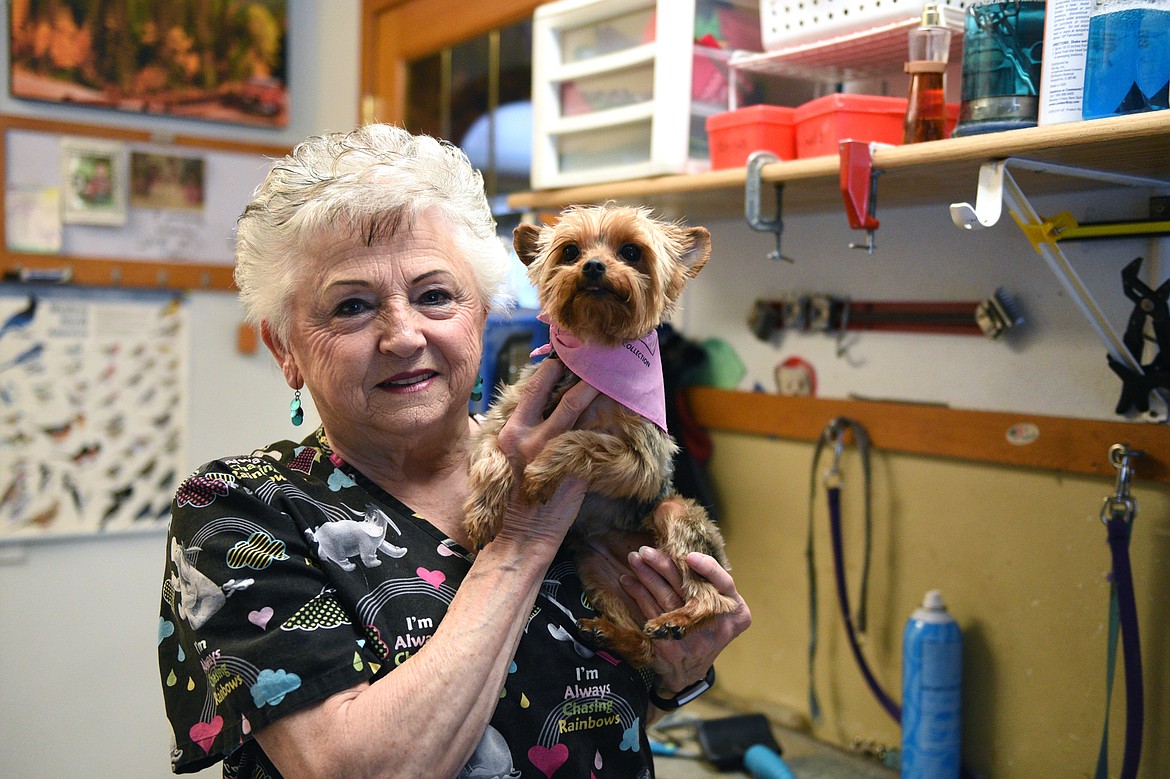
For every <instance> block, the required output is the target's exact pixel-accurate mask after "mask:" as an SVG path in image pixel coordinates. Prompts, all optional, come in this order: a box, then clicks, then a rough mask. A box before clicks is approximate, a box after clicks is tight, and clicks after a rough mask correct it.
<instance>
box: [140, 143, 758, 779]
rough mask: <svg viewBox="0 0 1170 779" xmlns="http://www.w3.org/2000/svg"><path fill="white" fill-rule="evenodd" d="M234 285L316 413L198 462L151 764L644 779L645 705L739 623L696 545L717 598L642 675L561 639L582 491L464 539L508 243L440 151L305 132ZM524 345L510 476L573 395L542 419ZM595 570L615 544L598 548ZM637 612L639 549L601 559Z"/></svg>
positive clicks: (571, 607) (542, 373) (185, 495)
mask: <svg viewBox="0 0 1170 779" xmlns="http://www.w3.org/2000/svg"><path fill="white" fill-rule="evenodd" d="M236 255H237V266H236V280H237V283H238V286H239V289H240V294H241V296H242V298H243V301H244V303H245V305H246V308H247V311H248V316H249V318H250V320H251V321H253V322H255V323H258V324H259V327H260V331H261V335H262V337H263V340H264V342H265V344H266V345H267V346H268V348H269V349H270V350H271V352H272V354H273V356H274V357H275V358H276V361H277V362H278V363H279V365H280V368H281V371H282V372H283V374H284V377H285V379H286V380H287V381H288V384H289V386H290V387H291V388H292V389H293V390H294V391H295V395H294V400H293V413H292V417H293V419H292V422H293V424H294V425H295V424H299V423H300V393H301V391H302V390H303V389H304V390H307V391H308V392H310V393H311V394H312V397H313V400H314V402H315V404H316V407H317V409H318V411H319V413H320V416H321V420H322V424H321V427H319V428H318V429H317V430H316V431H314V432H313V433H311V434H310V435H309V436H308V437H307V438H305V439H304V440H303V441H301V442H300V443H294V442H292V441H281V442H278V443H275V444H272V445H271V446H268V447H266V448H264V449H260V450H258V451H256V452H254V453H252V454H250V455H244V456H236V457H225V458H223V459H220V460H217V461H214V462H211V463H208V464H207V465H204V466H203V467H202V468H200V469H199V470H198V471H197V472H196V473H195V474H194V475H193V476H191V477H190V478H189V479H187V481H186V482H184V484H183V485H182V486H181V487H180V488H179V490H178V492H177V494H176V496H175V502H174V506H173V517H172V522H171V532H170V536H169V537H168V539H167V544H168V552H169V563H168V566H167V570H166V576H165V581H164V585H163V604H162V617H161V620H160V633H159V639H160V640H159V663H160V668H161V673H162V678H163V680H164V687H163V690H164V694H165V699H166V707H167V714H168V717H169V718H170V721H171V724H172V726H173V728H174V735H175V741H176V743H175V749H174V752H173V754H172V760H173V768H174V769H175V770H176V771H177V772H185V771H194V770H198V769H201V768H204V767H206V766H208V765H211V764H214V763H215V762H217V761H220V760H223V761H224V775H225V776H233V777H234V776H253V775H255V776H273V777H277V776H285V777H316V776H333V777H336V776H344V777H365V776H403V777H412V778H413V779H417V778H418V777H449V776H485V777H488V776H490V777H521V776H525V777H527V776H533V777H548V776H552V775H553V774H554V773H556V774H557V775H558V776H565V777H568V776H578V777H588V776H590V774H591V772H592V773H593V774H596V775H599V776H600V775H605V776H614V777H640V776H646V777H649V776H651V775H652V774H653V763H652V758H651V756H650V750H649V748H648V744H647V741H646V738H645V735H644V726H645V724H646V722H647V721H648V720H649V719H650V718H652V717H653V716H654V712H655V711H656V709H655V708H653V707H652V706H651V704H650V701H651V700H653V698H652V697H651V696H656V697H657V699H659V700H660V701H661V700H662V699H670V698H671V697H672V696H674V695H677V694H678V693H679V692H680V691H683V690H687V689H688V688H691V687H692V686H693V684H694V683H695V682H696V680H699V679H702V678H703V676H704V674H705V673H706V671H707V669H708V668H709V667H710V666H711V664H712V662H713V661H714V659H715V656H716V655H717V654H718V653H719V651H720V650H721V649H722V648H723V647H724V646H726V645H727V643H728V642H730V641H731V640H732V638H734V637H735V636H736V635H738V634H739V633H740V632H742V631H743V630H744V629H746V627H747V626H748V624H749V623H750V620H751V617H750V614H749V612H748V609H747V606H746V605H744V604H743V601H742V599H741V598H740V596H739V595H738V593H737V592H736V589H735V585H734V582H733V581H732V579H731V577H730V576H729V575H728V574H727V572H726V571H724V570H723V569H722V568H721V567H720V566H719V565H718V563H716V562H715V561H714V560H713V559H712V558H710V557H707V556H704V555H699V554H695V555H692V556H691V558H689V559H688V563H689V564H690V565H691V566H692V567H693V569H694V570H695V571H696V572H698V573H699V574H700V575H702V576H705V577H707V578H708V579H709V580H710V581H711V582H713V583H714V584H715V586H716V587H717V588H718V589H719V590H720V591H721V592H722V593H724V594H725V595H727V596H729V597H732V598H734V599H736V600H737V601H738V603H739V604H740V605H739V608H738V610H737V611H735V612H734V613H732V614H730V615H726V616H724V617H722V618H720V619H718V620H716V621H715V622H714V624H712V625H710V626H709V627H708V628H706V629H703V630H698V631H692V632H691V634H690V635H688V636H687V637H686V638H685V639H683V640H681V641H664V642H661V646H660V649H659V650H658V653H657V659H656V662H655V664H654V667H653V669H652V672H650V671H639V670H637V669H634V668H633V667H631V666H630V665H628V664H627V663H625V662H624V661H622V660H621V659H620V658H618V657H615V656H613V655H612V654H609V653H606V652H605V651H604V650H603V649H602V648H599V647H592V646H589V645H587V644H586V643H585V641H584V639H583V637H582V636H581V635H580V634H579V633H578V631H577V630H576V626H575V622H576V620H577V619H579V618H581V617H585V616H589V615H590V611H589V609H588V608H587V606H586V605H585V602H584V601H583V599H582V592H581V584H580V582H579V581H578V579H577V577H576V575H575V572H574V567H573V563H572V560H571V558H570V557H569V555H568V554H567V553H566V552H565V551H564V550H563V549H562V542H563V541H564V538H565V534H566V532H567V530H568V528H569V527H570V525H571V524H572V522H573V519H574V517H575V515H576V512H577V508H578V507H579V505H580V503H581V500H582V497H583V494H584V489H585V486H586V485H584V484H582V483H578V482H573V483H565V484H563V485H561V487H560V488H559V490H558V491H557V493H556V494H555V495H554V496H553V497H552V498H551V499H550V500H549V501H547V502H546V503H544V504H542V505H528V504H526V503H525V502H524V501H523V499H522V498H521V497H520V496H519V495H515V496H513V497H512V499H511V500H510V504H509V511H508V515H507V518H506V521H505V524H504V527H503V530H502V531H501V532H500V533H499V535H498V536H497V537H496V538H495V540H494V541H492V542H491V543H490V544H488V545H487V546H486V547H484V548H483V549H482V550H480V551H479V552H478V553H477V554H471V553H470V552H469V551H468V549H469V547H470V543H469V542H468V541H467V539H466V536H465V534H464V531H463V528H462V519H463V517H462V505H463V501H464V499H465V498H466V497H467V495H468V491H469V488H468V450H469V446H468V443H469V439H470V437H471V435H472V433H473V431H474V429H475V425H476V422H475V421H474V419H472V418H471V417H470V416H469V415H468V411H467V409H468V399H469V397H470V395H471V394H472V392H473V390H474V389H475V388H476V385H477V371H478V367H479V363H480V353H481V337H482V333H483V328H484V324H485V321H486V318H487V315H488V312H489V311H490V310H491V308H492V306H493V304H494V302H495V301H498V299H499V298H500V290H501V285H502V279H503V278H504V275H505V269H506V262H507V259H506V253H505V251H504V249H503V246H502V244H501V242H500V241H499V240H498V238H497V236H496V234H495V224H494V222H493V220H492V217H491V213H490V211H489V209H488V206H487V202H486V199H485V197H484V192H483V183H482V180H481V179H480V177H479V174H478V173H476V172H475V171H474V170H473V169H472V168H471V167H470V165H469V164H468V162H467V160H466V158H465V157H464V156H463V155H462V153H461V152H460V151H459V150H458V149H456V148H454V147H452V146H450V145H447V144H444V143H441V142H438V141H436V140H434V139H432V138H428V137H425V136H412V135H410V134H409V133H407V132H405V131H404V130H401V129H398V128H395V127H391V126H386V125H369V126H366V127H362V128H361V129H358V130H356V131H354V132H351V133H349V134H333V135H326V136H322V137H316V138H311V139H309V140H307V141H305V142H304V143H302V144H300V145H299V146H297V148H296V149H294V150H293V152H292V153H291V154H290V155H289V156H288V157H286V158H284V159H282V160H280V161H278V162H277V163H276V164H275V165H274V166H273V168H272V170H271V172H270V173H269V175H268V177H267V179H266V180H265V181H264V183H263V184H262V185H261V186H260V187H259V189H258V190H257V192H256V195H255V198H254V199H253V201H252V203H251V204H250V205H249V206H248V207H247V209H246V210H245V211H244V214H243V215H242V216H241V218H240V220H239V225H238V233H237V252H236ZM562 370H563V368H562V366H561V364H560V363H559V362H557V361H556V360H546V361H545V362H544V363H542V364H541V366H540V367H539V369H538V371H537V374H536V375H537V378H536V380H535V381H534V382H533V384H532V392H531V393H530V396H529V397H526V398H525V401H524V402H523V403H522V404H521V406H520V408H519V409H518V410H517V413H516V414H515V416H514V417H513V418H512V419H511V421H510V422H509V423H508V425H507V427H506V428H505V429H504V432H503V433H502V434H501V436H500V442H501V445H502V446H503V447H504V449H505V451H506V452H507V453H508V455H509V457H510V458H511V459H512V460H513V461H514V462H515V464H516V468H517V469H522V468H523V467H524V465H525V464H526V463H527V462H529V461H531V460H532V459H533V458H534V457H535V455H536V454H538V453H539V452H540V450H541V448H542V447H543V446H544V445H545V443H546V442H548V441H549V440H550V439H551V438H553V437H554V436H556V435H558V434H560V433H562V432H564V431H565V430H567V429H569V428H570V427H571V426H572V425H573V423H574V421H575V420H576V419H577V417H578V415H579V414H580V413H581V412H582V411H583V410H584V409H585V408H586V407H587V406H588V405H589V403H590V402H591V401H592V399H593V398H594V397H595V396H596V390H594V389H592V388H590V387H589V386H588V385H585V384H579V385H578V386H577V387H576V388H574V389H573V390H571V391H570V392H569V393H568V394H567V395H566V396H565V397H564V399H563V400H562V401H561V403H560V404H559V405H558V406H557V408H556V410H555V411H554V412H553V413H552V414H551V415H550V416H549V417H548V418H547V419H545V418H544V417H543V416H542V410H543V406H544V405H545V401H546V398H547V397H548V394H549V392H550V391H551V389H552V386H553V384H554V383H555V382H556V380H557V378H558V376H559V375H560V373H561V371H562ZM615 562H616V561H615ZM621 562H622V564H624V565H626V566H628V568H629V570H630V575H628V576H627V577H626V578H625V581H626V582H627V584H626V587H627V591H628V592H629V594H630V595H631V597H632V598H634V600H635V601H636V602H637V603H638V605H639V607H640V608H641V609H642V610H643V611H644V612H645V613H646V615H647V616H654V615H657V614H660V613H662V612H663V611H665V610H667V609H669V608H671V607H674V606H677V605H679V603H680V602H681V596H680V594H679V592H678V590H677V587H678V586H679V576H678V573H677V571H675V570H674V569H673V568H672V566H671V564H670V562H669V561H668V560H666V559H665V558H664V556H663V555H661V554H659V553H658V552H657V551H656V550H654V549H651V548H645V547H644V548H642V549H641V550H639V551H638V552H634V553H633V554H631V555H630V556H629V559H628V560H625V559H623V560H622V561H621Z"/></svg>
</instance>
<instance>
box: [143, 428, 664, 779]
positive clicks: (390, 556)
mask: <svg viewBox="0 0 1170 779" xmlns="http://www.w3.org/2000/svg"><path fill="white" fill-rule="evenodd" d="M167 554H168V560H167V565H166V571H165V575H164V577H163V587H162V607H161V615H160V617H159V626H158V656H159V669H160V673H161V676H162V682H163V694H164V698H165V703H166V711H167V717H168V718H169V719H170V722H171V726H172V728H173V730H174V737H175V748H174V751H173V752H172V755H171V761H172V768H173V769H174V771H175V772H176V773H187V772H192V771H198V770H200V769H203V768H205V767H207V766H209V765H212V764H214V763H216V762H218V761H220V760H223V761H224V768H223V770H224V775H225V776H227V777H236V776H271V777H278V776H279V773H277V771H276V770H275V768H273V766H272V765H271V763H270V762H269V761H268V760H267V759H266V758H265V756H264V754H263V752H262V751H261V750H260V749H259V745H258V744H256V742H255V741H254V740H253V739H252V738H251V736H250V734H251V732H252V731H253V730H254V729H259V728H262V727H264V726H265V725H267V724H268V723H270V722H273V721H275V720H277V719H279V718H280V717H281V716H284V715H285V714H288V713H290V712H292V711H295V710H296V709H299V708H301V707H304V706H307V705H310V704H313V703H316V702H318V701H321V700H322V699H324V698H326V697H328V696H330V695H332V694H334V693H337V692H340V691H342V690H346V689H349V688H350V687H353V686H354V685H356V684H358V683H359V682H361V681H374V680H376V679H378V678H380V677H381V676H383V675H385V674H387V673H390V672H392V671H393V669H394V668H396V667H397V666H399V665H401V664H402V663H403V662H406V661H407V660H408V659H409V658H410V656H411V655H412V654H413V653H414V652H416V651H418V649H419V647H421V646H422V645H423V644H424V643H426V641H427V639H429V638H430V637H431V635H432V634H433V633H434V631H435V628H436V627H437V626H438V623H439V621H440V620H441V619H442V618H443V615H444V614H445V613H446V611H447V606H448V604H450V602H451V599H452V598H453V597H454V595H455V591H456V589H458V587H459V584H460V582H462V580H463V577H464V576H465V575H466V573H467V571H468V569H469V567H470V565H471V560H470V555H469V554H468V553H467V552H466V551H465V550H464V549H463V548H462V547H460V546H459V545H458V544H457V543H455V542H454V541H452V540H451V539H448V538H446V537H445V535H444V534H443V533H440V532H439V531H438V530H437V529H436V528H435V527H434V526H432V525H431V524H430V523H428V522H427V521H426V520H425V519H424V518H422V517H420V516H418V515H417V514H415V513H414V512H412V511H411V510H410V509H408V508H407V507H406V506H404V505H403V504H401V503H400V502H398V501H397V500H395V499H394V498H393V497H392V496H390V495H388V494H387V493H385V492H384V491H382V490H381V489H380V488H378V487H377V486H376V485H374V484H373V483H371V482H370V481H369V480H367V479H366V478H365V477H364V476H362V475H361V474H360V473H358V472H356V471H355V470H354V469H353V468H352V467H350V466H348V465H347V464H345V463H343V462H342V461H341V460H340V458H337V457H336V456H335V455H333V454H332V450H331V449H330V448H329V445H328V443H327V441H326V439H325V435H324V430H323V429H320V428H318V430H317V431H316V432H315V433H313V434H312V435H310V436H309V437H308V438H306V439H305V440H304V441H303V442H301V443H300V444H296V443H294V442H292V441H282V442H279V443H276V444H274V445H272V446H271V447H269V448H267V449H264V450H260V451H257V452H254V453H253V454H252V455H249V456H243V457H233V458H227V459H221V460H216V461H214V462H211V463H208V464H206V465H204V466H202V467H201V468H200V469H199V470H197V471H196V472H195V474H193V475H192V476H191V477H189V478H188V479H187V480H186V481H185V482H184V483H183V484H182V486H180V488H179V490H178V492H177V494H176V495H175V500H174V504H173V506H172V519H171V529H170V533H169V535H168V537H167ZM592 613H593V612H592V611H591V610H590V608H589V606H588V603H587V601H586V599H585V597H584V593H583V592H582V588H581V582H580V580H579V579H578V577H577V574H576V568H575V566H574V564H573V561H572V559H571V557H570V556H569V555H568V554H567V553H565V551H564V550H562V551H561V553H560V554H559V555H558V556H557V558H556V559H555V560H554V562H553V564H552V566H551V567H550V568H549V570H548V572H547V573H546V574H545V580H544V584H543V585H542V586H541V589H540V594H539V595H538V596H537V599H536V602H535V604H534V605H533V607H532V611H531V613H530V615H529V618H528V625H527V627H526V628H525V632H524V634H523V636H522V638H521V640H520V645H519V648H518V649H517V652H516V655H515V658H514V660H513V662H512V664H511V666H510V668H509V673H508V677H507V680H506V682H505V686H504V689H503V690H502V691H501V693H500V701H499V704H498V705H497V707H496V711H495V713H494V714H493V716H492V720H491V724H490V725H489V727H488V728H487V730H486V731H485V732H484V735H483V737H482V738H481V740H480V743H479V746H478V747H477V748H476V750H475V752H474V754H473V755H472V757H471V759H470V760H469V762H468V763H467V765H466V766H465V767H464V769H463V770H462V771H461V772H460V773H459V774H457V776H459V777H507V778H508V779H519V778H520V777H534V778H539V777H544V779H549V778H550V777H553V776H556V777H562V778H564V779H569V778H570V777H583V778H584V779H592V778H595V779H605V777H613V778H614V779H643V778H645V779H649V777H653V775H654V767H653V759H652V757H651V755H650V749H649V745H648V742H647V740H646V736H645V733H644V727H643V725H644V723H645V718H646V711H647V706H648V697H647V686H648V683H649V681H650V680H649V679H647V678H646V676H645V674H644V673H640V672H639V671H638V670H636V669H634V668H633V667H632V666H630V665H629V664H627V663H626V662H625V661H622V660H619V659H618V658H616V657H614V656H612V655H610V654H608V653H606V652H604V651H599V650H596V649H594V648H591V647H590V646H588V645H587V644H586V639H585V637H584V636H583V635H582V634H581V633H579V632H578V630H577V629H576V620H577V619H579V618H582V617H587V616H590V615H592Z"/></svg>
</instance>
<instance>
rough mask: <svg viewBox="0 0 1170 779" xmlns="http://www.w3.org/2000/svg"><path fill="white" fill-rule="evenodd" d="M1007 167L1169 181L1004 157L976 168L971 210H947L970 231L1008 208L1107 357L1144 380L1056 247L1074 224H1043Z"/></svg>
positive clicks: (1113, 179)
mask: <svg viewBox="0 0 1170 779" xmlns="http://www.w3.org/2000/svg"><path fill="white" fill-rule="evenodd" d="M1009 165H1010V166H1011V167H1016V168H1022V169H1025V170H1031V171H1036V172H1040V173H1055V174H1058V175H1062V176H1069V177H1074V178H1081V179H1088V180H1092V181H1100V182H1103V183H1107V184H1117V185H1123V186H1132V187H1144V188H1149V189H1157V190H1167V189H1170V181H1165V180H1162V179H1155V178H1148V177H1144V176H1129V175H1123V174H1118V173H1109V172H1107V171H1099V170H1094V169H1089V168H1076V167H1072V166H1068V165H1057V164H1053V163H1047V162H1037V161H1035V160H1027V159H1022V158H1018V157H1008V158H1006V159H1002V160H996V161H994V162H986V163H984V164H983V165H982V166H981V167H980V169H979V190H978V193H977V195H976V201H975V205H974V206H972V205H971V204H970V203H952V204H951V208H950V211H951V221H953V222H954V223H955V225H956V226H957V227H960V228H963V229H965V230H974V229H979V228H983V227H991V226H992V225H994V224H995V223H996V222H998V221H999V218H1000V215H1001V214H1002V209H1003V206H1004V205H1007V208H1008V211H1009V213H1010V214H1011V215H1012V217H1013V218H1014V219H1015V221H1016V224H1017V225H1018V226H1019V228H1020V230H1021V231H1022V232H1023V233H1024V235H1025V237H1027V238H1028V241H1029V242H1030V243H1031V244H1032V248H1034V249H1035V250H1036V252H1037V253H1038V254H1039V255H1040V256H1041V257H1043V258H1044V261H1045V262H1046V263H1047V264H1048V267H1049V269H1050V270H1051V271H1052V272H1053V273H1054V274H1055V275H1056V278H1057V279H1058V280H1059V281H1060V283H1061V285H1062V286H1063V287H1064V289H1065V291H1066V292H1067V293H1068V295H1069V297H1071V298H1072V300H1073V302H1074V303H1076V305H1077V307H1078V308H1079V309H1080V310H1081V313H1082V314H1084V316H1085V318H1086V319H1088V320H1089V324H1090V325H1091V326H1092V328H1093V330H1094V331H1095V332H1096V333H1097V336H1098V337H1099V338H1100V339H1101V341H1102V342H1103V343H1104V344H1105V349H1106V352H1107V353H1108V354H1109V356H1110V357H1111V358H1113V360H1115V361H1117V362H1118V363H1120V364H1121V365H1123V366H1125V367H1126V368H1128V369H1129V370H1131V371H1133V372H1134V373H1136V374H1137V375H1138V376H1142V375H1144V371H1143V370H1142V366H1141V364H1140V362H1139V357H1140V355H1139V357H1135V356H1134V355H1133V354H1131V353H1130V351H1129V349H1128V348H1127V347H1126V346H1125V343H1124V341H1123V340H1122V338H1121V336H1119V335H1118V333H1117V331H1116V330H1115V329H1114V327H1113V325H1112V324H1111V323H1110V322H1109V319H1108V318H1107V317H1106V316H1105V313H1104V312H1103V311H1102V310H1101V307H1100V306H1099V305H1098V304H1097V301H1096V300H1095V299H1094V298H1093V295H1092V293H1091V292H1090V291H1089V288H1088V286H1086V284H1085V282H1084V281H1083V280H1082V279H1081V277H1080V275H1079V274H1078V273H1077V271H1076V269H1075V268H1074V267H1073V266H1072V264H1071V263H1070V262H1069V260H1068V257H1066V256H1065V254H1064V251H1063V250H1062V249H1061V248H1060V247H1059V246H1058V245H1057V242H1058V240H1059V239H1060V237H1061V233H1062V232H1064V231H1065V230H1066V229H1068V228H1070V227H1075V226H1076V222H1075V220H1073V219H1072V218H1071V217H1070V216H1068V215H1067V214H1058V215H1057V216H1056V217H1053V218H1052V219H1043V218H1042V217H1041V216H1040V215H1039V214H1038V213H1037V212H1036V210H1035V209H1034V208H1033V207H1032V204H1031V203H1030V202H1029V201H1028V198H1027V196H1026V195H1025V194H1024V192H1023V190H1022V189H1021V188H1020V185H1019V184H1018V183H1017V182H1016V180H1015V179H1014V178H1013V177H1012V175H1011V172H1010V171H1009V170H1008V167H1009Z"/></svg>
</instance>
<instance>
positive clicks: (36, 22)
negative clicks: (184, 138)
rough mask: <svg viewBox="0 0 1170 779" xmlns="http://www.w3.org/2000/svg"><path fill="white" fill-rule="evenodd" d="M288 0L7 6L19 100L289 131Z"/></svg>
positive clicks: (16, 1) (119, 0)
mask: <svg viewBox="0 0 1170 779" xmlns="http://www.w3.org/2000/svg"><path fill="white" fill-rule="evenodd" d="M286 6H287V0H137V1H136V2H133V3H127V2H125V1H124V0H70V2H61V0H9V3H8V7H9V14H10V18H9V28H8V29H9V58H10V63H9V65H10V67H9V79H10V83H9V88H10V92H11V94H12V97H14V98H20V99H26V100H39V101H48V102H53V103H67V104H69V105H83V106H91V107H94V108H107V109H114V110H120V111H132V112H134V113H138V114H142V113H147V114H161V115H166V116H173V117H187V118H194V119H203V120H209V121H219V122H231V123H235V124H248V125H257V126H262V127H285V126H286V125H287V124H288V89H287V51H286V44H287V35H288V14H287V8H286Z"/></svg>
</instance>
